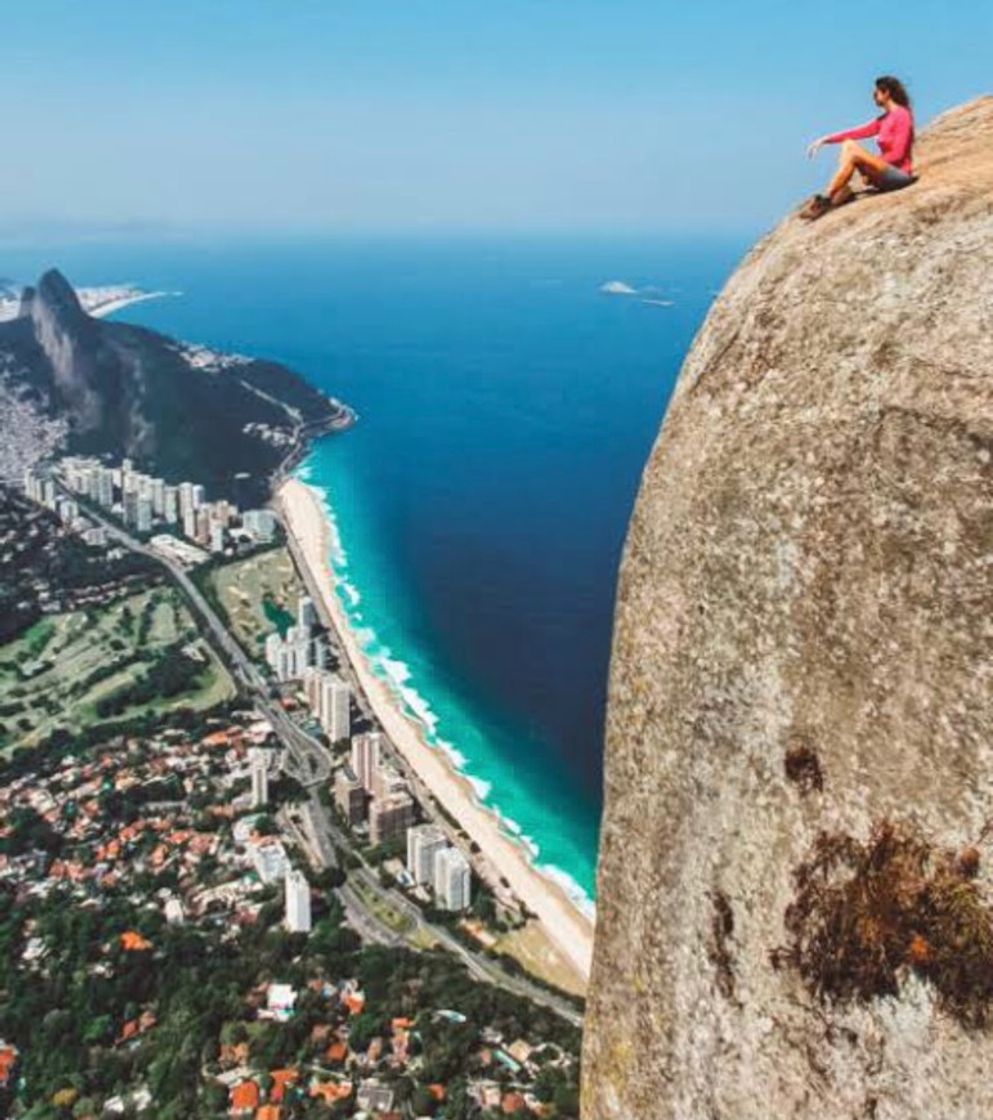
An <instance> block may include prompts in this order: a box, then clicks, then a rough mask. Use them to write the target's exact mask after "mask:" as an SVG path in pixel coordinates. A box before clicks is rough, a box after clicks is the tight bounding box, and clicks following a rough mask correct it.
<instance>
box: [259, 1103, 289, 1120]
mask: <svg viewBox="0 0 993 1120" xmlns="http://www.w3.org/2000/svg"><path fill="white" fill-rule="evenodd" d="M282 1111H283V1110H282V1109H281V1108H280V1107H279V1105H278V1104H264V1105H263V1106H262V1107H261V1108H260V1109H259V1110H258V1111H257V1112H256V1113H255V1120H279V1117H280V1115H281V1113H282Z"/></svg>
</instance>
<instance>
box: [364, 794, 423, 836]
mask: <svg viewBox="0 0 993 1120" xmlns="http://www.w3.org/2000/svg"><path fill="white" fill-rule="evenodd" d="M413 823H414V799H413V798H412V797H411V796H410V794H409V793H394V794H391V795H390V796H389V797H383V798H378V797H374V798H373V799H372V802H371V804H370V806H369V839H370V840H371V841H372V843H373V844H383V843H385V842H386V841H387V840H392V839H393V838H394V837H396V836H403V834H404V833H405V832H406V831H407V829H408V828H410V826H411V825H412V824H413Z"/></svg>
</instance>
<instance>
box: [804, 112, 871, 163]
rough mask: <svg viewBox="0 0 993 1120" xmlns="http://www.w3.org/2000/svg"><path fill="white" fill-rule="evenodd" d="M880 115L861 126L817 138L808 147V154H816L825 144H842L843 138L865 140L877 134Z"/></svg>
mask: <svg viewBox="0 0 993 1120" xmlns="http://www.w3.org/2000/svg"><path fill="white" fill-rule="evenodd" d="M880 120H881V118H880V117H877V118H876V119H875V120H874V121H869V123H868V124H863V125H861V126H860V127H859V128H849V129H846V130H845V131H844V132H832V133H831V134H830V135H829V136H822V137H821V138H820V139H819V140H815V141H814V142H813V144H811V145H810V147H809V148H808V149H807V155H808V156H811V157H813V156H815V155H816V154H817V153H818V151H820V149H821V148H823V147H824V145H825V144H840V143H841V142H842V140H865V139H866V137H868V136H875V135H876V134H877V133H878V132H879V124H880Z"/></svg>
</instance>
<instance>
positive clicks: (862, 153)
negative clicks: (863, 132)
mask: <svg viewBox="0 0 993 1120" xmlns="http://www.w3.org/2000/svg"><path fill="white" fill-rule="evenodd" d="M887 166H889V165H888V164H887V162H886V160H884V159H883V157H882V156H877V155H873V154H872V152H867V151H866V150H865V148H861V147H859V145H858V144H856V143H855V141H854V140H846V141H845V142H844V143H843V144H842V145H841V152H840V153H839V155H838V170H837V171H836V172H835V175H834V178H833V179H832V180H831V182H830V183H829V184H828V189H827V191H826V194H827V196H828V198H834V196H835V195H836V194H837V193H838V191H840V190H841V188H842V187H844V186H846V185H847V184H848V183H849V181H850V180H851V178H852V176H853V175H854V174H855V172H856V171H858V172H860V173H861V174H862V176H863V178H865V179H868V180H869V181H870V182H873V183H875V182H876V180H877V178H878V176H879V175H880V174H881V173H882V172H883V171H884V170H885V169H886V168H887Z"/></svg>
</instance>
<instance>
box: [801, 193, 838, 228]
mask: <svg viewBox="0 0 993 1120" xmlns="http://www.w3.org/2000/svg"><path fill="white" fill-rule="evenodd" d="M830 209H831V199H829V198H828V196H827V195H826V194H815V195H814V197H813V198H812V199H811V200H810V201H809V202H808V203H807V204H806V206H804V208H803V209H802V210H801V211H800V217H801V218H803V219H804V220H805V221H808V222H812V221H813V220H814V219H815V218H820V217H821V216H822V215H823V214H826V213H827V212H828V211H829V210H830Z"/></svg>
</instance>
